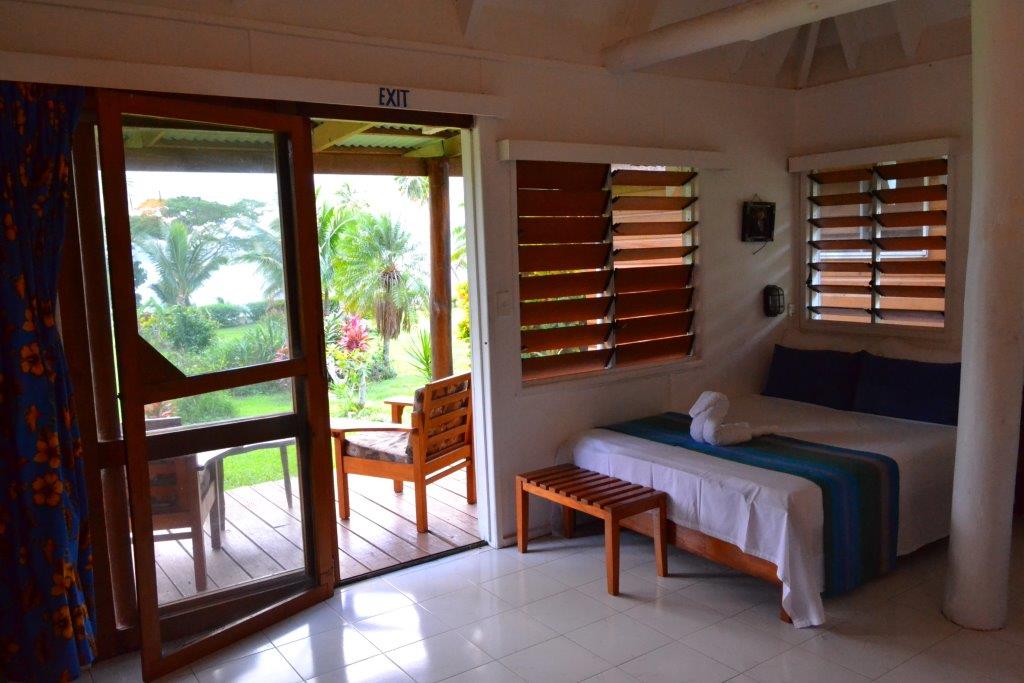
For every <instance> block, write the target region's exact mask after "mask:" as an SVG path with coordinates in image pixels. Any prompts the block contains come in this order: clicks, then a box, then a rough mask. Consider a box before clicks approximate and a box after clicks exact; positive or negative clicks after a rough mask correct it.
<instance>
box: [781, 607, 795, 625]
mask: <svg viewBox="0 0 1024 683" xmlns="http://www.w3.org/2000/svg"><path fill="white" fill-rule="evenodd" d="M779 619H781V620H782V621H784V622H785V623H787V624H792V623H793V617H791V616H789V613H788V612H786V608H785V607H779Z"/></svg>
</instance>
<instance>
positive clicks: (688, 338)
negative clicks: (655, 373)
mask: <svg viewBox="0 0 1024 683" xmlns="http://www.w3.org/2000/svg"><path fill="white" fill-rule="evenodd" d="M692 350H693V335H692V334H687V335H683V336H679V337H670V338H668V339H656V340H653V341H642V342H636V343H633V344H622V345H619V346H616V347H615V362H616V363H617V364H619V365H623V366H628V365H634V364H637V363H650V362H654V361H659V360H668V359H671V358H682V357H684V356H687V355H689V353H690V352H691V351H692Z"/></svg>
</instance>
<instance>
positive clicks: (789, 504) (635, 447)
mask: <svg viewBox="0 0 1024 683" xmlns="http://www.w3.org/2000/svg"><path fill="white" fill-rule="evenodd" d="M731 400H732V407H731V410H730V412H729V416H728V419H729V421H730V422H732V421H747V422H750V423H752V424H762V425H765V424H771V425H777V426H778V432H777V433H778V434H780V435H783V436H786V437H793V438H796V439H801V440H804V441H809V442H814V443H818V444H827V445H830V446H837V447H841V448H849V449H854V450H859V451H867V452H870V453H877V454H880V455H884V456H888V457H889V458H891V459H892V460H893V461H895V462H896V464H897V465H898V468H899V494H898V499H899V504H898V511H899V512H898V526H897V528H898V532H897V539H896V548H897V550H896V554H897V555H905V554H907V553H910V552H913V551H914V550H916V549H918V548H920V547H922V546H924V545H927V544H928V543H931V542H933V541H936V540H939V539H941V538H943V537H945V536H947V535H948V533H949V513H950V500H951V495H952V487H953V460H954V451H955V442H956V427H953V426H948V425H943V424H932V423H928V422H921V421H915V420H907V419H900V418H893V417H884V416H880V415H870V414H866V413H860V412H854V411H849V410H837V409H834V408H829V407H825V406H821V405H815V404H812V403H805V402H800V401H793V400H786V399H782V398H774V397H769V396H761V395H747V396H738V397H731ZM559 459H561V460H563V461H565V460H570V459H571V460H572V461H573V462H574V463H575V464H577V465H578V466H580V467H584V468H586V469H590V470H594V471H597V472H600V473H602V474H607V475H609V476H614V477H618V478H620V479H626V480H628V481H631V482H633V483H636V484H641V485H645V486H651V487H653V488H655V489H658V490H661V491H665V492H666V493H668V495H669V509H668V517H669V520H670V521H671V522H672V523H673V525H672V530H671V534H670V540H671V541H673V542H674V543H675V544H676V545H677V546H679V547H682V548H684V549H687V550H691V551H694V552H698V553H700V554H703V555H705V556H708V557H710V558H711V559H715V560H717V561H720V562H722V563H724V564H729V565H731V566H733V567H735V568H737V569H741V570H742V571H746V572H748V573H750V574H753V575H755V576H759V577H761V578H765V579H769V580H775V581H776V582H777V583H779V584H781V586H782V608H783V614H784V615H788V617H789V618H790V619H791V620H792V622H793V624H794V626H796V627H807V626H816V625H820V624H823V623H824V622H825V610H824V607H823V604H822V598H821V593H822V590H823V588H824V585H825V582H824V555H823V542H822V530H823V524H824V519H823V518H824V515H823V506H822V493H821V489H819V488H818V486H816V485H815V484H814V483H812V482H811V481H809V480H807V479H804V478H802V477H798V476H793V475H790V474H784V473H781V472H776V471H772V470H769V469H762V468H760V467H754V466H750V465H746V464H742V463H738V462H732V461H729V460H725V459H721V458H717V457H712V456H708V455H705V454H703V453H699V452H696V451H694V450H690V449H687V448H681V447H678V446H672V445H666V444H664V443H659V442H656V441H651V440H648V439H644V438H638V437H636V436H631V435H628V434H623V433H620V432H617V431H611V430H608V429H591V430H588V431H586V432H583V433H582V434H580V435H578V436H577V437H576V438H575V439H573V440H572V441H571V442H569V443H568V444H566V446H565V447H564V448H563V449H562V451H561V453H560V456H559ZM624 526H630V527H631V528H634V529H636V530H638V531H641V532H647V531H649V530H648V529H646V528H645V526H644V520H643V519H641V518H635V519H634V520H633V522H632V523H631V524H624Z"/></svg>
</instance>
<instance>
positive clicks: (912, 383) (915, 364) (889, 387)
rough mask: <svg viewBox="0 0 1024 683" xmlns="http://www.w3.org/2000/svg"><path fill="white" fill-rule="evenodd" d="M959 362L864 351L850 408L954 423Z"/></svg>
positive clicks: (957, 398)
mask: <svg viewBox="0 0 1024 683" xmlns="http://www.w3.org/2000/svg"><path fill="white" fill-rule="evenodd" d="M959 404H960V364H959V363H923V362H921V361H916V360H906V359H903V358H883V357H882V356H875V355H872V354H870V353H867V352H865V353H864V356H863V358H862V359H861V371H860V379H859V381H858V382H857V393H856V398H855V399H854V404H853V405H854V407H853V409H854V410H856V411H858V412H861V413H871V414H873V415H886V416H888V417H902V418H904V419H906V420H919V421H921V422H935V423H937V424H943V425H955V424H956V418H957V409H958V408H959Z"/></svg>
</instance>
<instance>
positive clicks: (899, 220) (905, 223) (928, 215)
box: [875, 211, 946, 228]
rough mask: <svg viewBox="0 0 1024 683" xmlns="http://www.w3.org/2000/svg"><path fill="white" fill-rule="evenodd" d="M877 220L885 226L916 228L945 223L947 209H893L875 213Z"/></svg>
mask: <svg viewBox="0 0 1024 683" xmlns="http://www.w3.org/2000/svg"><path fill="white" fill-rule="evenodd" d="M875 220H876V221H878V224H879V225H881V226H882V227H884V228H916V227H920V226H925V225H945V224H946V212H945V211H891V212H888V213H879V214H875Z"/></svg>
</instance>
